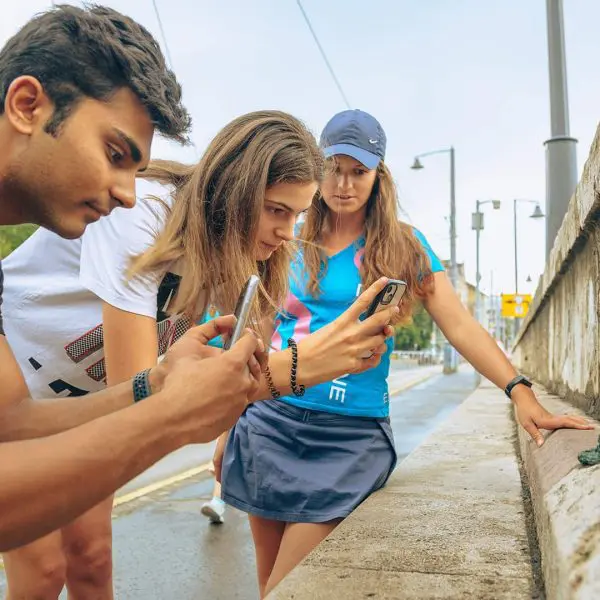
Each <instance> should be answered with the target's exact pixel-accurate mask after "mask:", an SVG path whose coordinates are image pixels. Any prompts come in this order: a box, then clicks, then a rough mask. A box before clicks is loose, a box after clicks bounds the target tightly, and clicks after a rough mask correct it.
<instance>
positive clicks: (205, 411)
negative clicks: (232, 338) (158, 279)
mask: <svg viewBox="0 0 600 600" xmlns="http://www.w3.org/2000/svg"><path fill="white" fill-rule="evenodd" d="M231 326H232V320H231V319H229V318H222V319H220V320H219V323H218V324H215V322H213V323H209V324H207V325H205V326H203V327H197V328H194V329H193V330H191V331H190V332H188V333H187V334H186V335H185V336H184V337H183V338H182V339H181V340H180V341H179V342H178V343H177V344H176V345H175V346H174V347H173V349H172V350H171V351H170V352H169V354H168V356H167V359H166V360H165V361H163V363H161V365H160V366H159V367H157V371H161V372H162V377H163V378H164V379H163V383H162V385H163V387H162V390H161V391H159V392H158V393H156V394H154V395H152V396H150V397H149V398H146V399H145V400H143V401H142V402H140V403H139V404H135V405H133V406H130V407H128V408H126V409H124V410H120V411H117V412H115V413H114V414H111V415H108V416H104V417H101V418H99V419H96V420H95V421H92V422H91V423H87V424H85V425H82V426H80V427H76V428H74V429H71V430H69V431H67V432H64V433H60V434H57V435H53V436H49V437H46V438H41V439H36V440H26V441H20V442H8V443H3V444H0V482H1V485H2V493H1V494H0V514H1V515H2V518H1V519H0V551H7V550H11V549H13V548H15V547H18V546H21V545H23V544H27V543H29V542H31V541H32V540H34V539H37V538H39V537H41V536H43V535H45V534H47V533H48V532H50V531H53V530H55V529H58V528H60V527H61V526H63V525H64V524H66V523H68V522H69V521H71V520H73V519H74V518H75V517H77V516H79V515H80V514H82V513H83V512H85V511H86V510H88V509H89V508H91V507H92V506H94V505H96V504H98V502H100V501H101V500H103V499H104V498H106V497H108V496H109V495H110V494H111V493H113V492H114V491H115V490H116V489H118V488H119V487H121V486H122V485H123V484H124V483H126V482H127V481H128V480H130V479H131V478H133V477H135V476H136V475H138V474H139V473H141V472H142V471H144V470H145V469H147V468H148V467H149V466H151V465H152V464H153V463H154V462H156V461H157V460H158V459H160V458H162V457H163V456H164V455H165V454H168V453H169V452H171V451H173V450H175V449H177V448H179V447H180V446H182V445H184V444H187V443H206V442H208V441H211V440H213V439H215V438H216V437H217V436H218V435H220V434H221V433H222V432H223V431H225V430H226V429H228V428H230V427H231V426H232V424H233V423H234V422H235V421H236V420H237V418H238V417H239V415H240V414H241V413H242V411H243V410H244V408H245V407H246V406H247V403H248V400H249V398H250V397H251V396H252V395H253V394H254V392H255V391H256V387H257V386H258V377H259V373H260V367H259V366H258V362H257V360H256V358H255V353H256V352H257V340H256V338H254V336H252V335H246V336H244V337H243V338H242V339H241V340H240V341H239V342H238V343H237V344H235V346H234V347H233V348H232V350H230V351H229V352H227V353H226V354H221V355H219V354H217V355H215V354H214V353H213V352H212V351H211V350H214V349H208V348H206V342H207V341H208V340H209V339H211V338H213V337H216V336H217V335H220V334H222V333H224V332H225V330H226V331H230V330H231ZM129 385H130V384H122V385H121V386H119V387H123V386H127V387H129ZM199 389H201V390H203V393H202V394H198V391H197V390H199ZM106 393H107V394H108V393H110V390H107V392H106ZM40 490H43V493H40Z"/></svg>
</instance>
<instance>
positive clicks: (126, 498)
mask: <svg viewBox="0 0 600 600" xmlns="http://www.w3.org/2000/svg"><path fill="white" fill-rule="evenodd" d="M209 469H210V462H207V463H204V464H203V465H200V466H199V467H194V468H193V469H188V470H187V471H183V472H182V473H178V474H177V475H173V476H171V477H167V478H166V479H161V480H159V481H155V482H154V483H151V484H150V485H146V486H144V487H141V488H139V489H137V490H133V492H129V493H127V494H123V495H122V496H117V497H116V498H115V502H114V506H115V507H117V506H121V505H122V504H127V503H128V502H132V501H133V500H137V499H138V498H141V497H142V496H146V495H148V494H151V493H152V492H156V491H157V490H161V489H162V488H165V487H168V486H170V485H173V484H174V483H179V482H180V481H184V480H185V479H189V478H190V477H194V476H196V475H200V473H204V472H206V471H208V470H209Z"/></svg>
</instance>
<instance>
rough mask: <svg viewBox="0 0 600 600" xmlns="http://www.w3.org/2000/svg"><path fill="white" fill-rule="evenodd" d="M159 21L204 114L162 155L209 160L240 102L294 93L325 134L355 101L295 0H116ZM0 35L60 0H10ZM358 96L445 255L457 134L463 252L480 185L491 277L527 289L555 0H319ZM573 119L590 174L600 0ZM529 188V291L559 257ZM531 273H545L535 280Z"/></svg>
mask: <svg viewBox="0 0 600 600" xmlns="http://www.w3.org/2000/svg"><path fill="white" fill-rule="evenodd" d="M70 3H71V4H80V3H79V2H70ZM104 3H105V4H107V5H109V6H112V7H113V8H115V9H117V10H120V11H122V12H124V13H126V14H128V15H130V16H131V17H133V18H135V19H137V20H138V21H140V22H141V23H143V24H144V25H145V26H146V27H147V28H148V29H149V30H150V31H152V32H153V33H154V34H155V35H156V37H157V39H158V40H159V41H160V43H161V45H162V46H163V48H165V38H166V47H167V49H168V51H169V54H170V57H171V60H172V67H173V69H174V70H175V72H176V73H177V75H178V77H179V79H180V81H181V83H182V85H183V92H184V101H185V103H186V105H187V107H188V109H189V110H190V112H191V114H192V117H193V122H194V126H193V134H192V139H193V142H194V146H193V147H190V148H182V147H179V146H177V145H176V144H173V143H169V142H166V141H165V140H156V141H155V143H154V146H153V157H154V158H171V159H177V160H181V161H183V162H191V161H194V160H196V159H197V158H198V157H199V156H200V155H201V153H202V150H203V149H204V148H205V147H206V145H207V143H208V142H209V141H210V139H211V138H212V137H213V136H214V135H215V133H216V132H217V131H218V130H219V129H220V128H221V127H223V126H224V125H225V124H226V123H227V122H229V121H231V120H232V119H234V118H235V117H237V116H239V115H241V114H243V113H246V112H249V111H252V110H258V109H280V110H284V111H287V112H290V113H291V114H293V115H295V116H297V117H299V118H301V119H302V120H303V121H305V123H306V124H307V125H308V127H309V128H310V129H311V130H312V131H313V132H314V133H315V135H316V136H318V135H319V133H320V131H321V129H322V128H323V126H324V125H325V123H326V122H327V121H328V120H329V118H331V117H332V116H333V115H334V114H335V113H336V112H339V111H341V110H344V109H345V108H347V107H346V105H345V103H344V101H343V99H342V97H341V95H340V93H339V91H338V89H337V88H336V86H335V84H334V82H333V80H332V78H331V76H330V74H329V71H328V70H327V67H326V66H325V63H324V61H323V59H322V57H321V55H320V54H319V50H318V48H317V46H316V44H315V42H314V40H313V38H312V36H311V34H310V31H309V30H308V27H307V25H306V23H305V21H304V19H303V17H302V13H301V12H300V9H299V7H298V4H297V2H296V1H295V0H252V1H250V0H169V1H168V2H167V1H166V0H156V4H157V7H158V10H159V14H160V17H161V21H162V25H163V29H164V33H165V38H163V37H162V36H161V31H160V27H159V22H158V20H157V17H156V14H155V12H154V8H153V4H152V0H104ZM3 4H4V6H3V7H2V19H1V20H0V44H2V43H4V41H6V40H7V39H8V38H9V37H10V36H11V35H12V34H14V33H15V32H16V31H17V29H18V28H19V27H20V26H22V25H23V24H24V23H25V22H26V21H27V19H29V18H30V17H31V16H33V15H34V14H35V13H37V12H39V11H42V10H45V9H47V8H48V7H49V5H50V2H47V1H45V0H20V2H10V3H9V2H8V0H6V2H3ZM302 4H303V6H304V9H305V11H306V13H307V14H308V16H309V18H310V20H311V22H312V25H313V27H314V29H315V31H316V34H317V36H318V38H319V40H320V42H321V45H322V46H323V48H324V50H325V52H326V54H327V56H328V58H329V62H330V63H331V65H332V67H333V69H334V71H335V73H336V75H337V77H338V79H339V81H340V83H341V86H342V88H343V89H344V92H345V94H346V96H347V98H348V100H349V102H350V104H351V107H352V108H360V109H362V110H366V111H368V112H370V113H371V114H373V115H374V116H375V117H376V118H377V119H378V120H379V121H380V122H381V124H382V125H383V128H384V130H385V131H386V134H387V138H388V149H387V155H386V162H387V164H388V166H389V167H390V168H391V170H392V174H393V176H394V178H395V180H396V182H397V185H398V190H399V198H400V203H401V207H402V209H403V215H404V216H403V218H404V219H405V220H408V221H409V222H411V223H412V224H413V225H415V226H416V227H418V228H419V229H420V230H421V231H423V233H424V234H425V235H426V237H427V238H428V239H429V241H430V243H431V245H432V246H433V248H434V250H435V251H436V252H437V253H438V254H439V255H440V257H441V258H448V257H449V252H450V251H449V224H448V216H449V207H450V200H449V198H450V188H449V160H448V154H440V155H437V156H431V157H428V158H424V159H423V164H424V166H425V168H424V169H423V170H420V171H413V170H411V169H410V165H411V164H412V162H413V158H414V156H415V155H416V154H420V153H423V152H429V151H432V150H437V149H444V148H448V147H449V146H454V148H455V150H456V205H457V258H458V261H459V262H464V263H465V267H466V273H467V278H468V279H469V280H470V281H472V282H474V280H475V232H474V231H472V230H471V213H472V212H473V211H474V210H475V202H476V200H488V199H498V200H500V201H501V208H500V210H498V211H493V210H492V205H491V204H487V205H485V206H484V208H483V210H484V212H485V213H486V214H485V230H484V231H483V232H482V235H481V274H482V282H481V285H482V289H483V291H485V292H486V293H489V292H490V291H491V292H493V293H494V294H498V293H501V292H502V293H511V292H514V286H515V283H514V252H513V244H514V242H513V231H514V230H513V199H514V198H522V199H531V200H536V201H538V200H539V201H540V205H541V207H542V209H543V210H545V206H544V205H545V195H546V191H545V149H544V145H543V144H544V141H545V140H547V139H548V138H549V137H550V116H549V110H550V109H549V92H548V62H547V38H546V3H545V1H544V0H485V1H482V0H369V2H364V1H363V2H359V1H357V0H303V1H302ZM564 19H565V38H566V55H567V78H568V79H567V80H568V86H569V106H570V124H571V135H573V136H574V137H576V138H577V139H578V140H579V142H578V146H577V167H578V172H579V174H580V173H581V171H582V169H583V165H584V163H585V160H586V158H587V155H588V152H589V148H590V145H591V143H592V141H593V138H594V136H595V133H596V128H597V126H598V112H599V110H598V107H599V106H600V102H599V100H600V78H599V77H598V76H597V68H598V56H599V50H600V42H599V41H598V35H597V23H598V22H600V2H598V0H564ZM533 209H534V205H533V204H529V203H518V210H517V222H518V237H517V241H518V247H519V252H518V267H519V274H520V277H519V291H520V292H522V293H523V292H534V291H535V287H536V283H537V280H538V277H539V276H540V274H541V272H542V271H543V267H544V255H545V222H544V220H543V219H542V220H533V219H529V218H528V216H529V215H530V214H531V213H532V211H533ZM528 276H530V277H531V279H532V282H531V283H527V282H526V278H527V277H528Z"/></svg>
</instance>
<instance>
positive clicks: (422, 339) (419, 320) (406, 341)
mask: <svg viewBox="0 0 600 600" xmlns="http://www.w3.org/2000/svg"><path fill="white" fill-rule="evenodd" d="M432 331H433V321H432V319H431V317H430V316H429V313H428V312H427V311H426V310H425V309H424V308H423V306H422V305H419V307H418V308H417V309H416V310H415V312H414V314H413V318H412V322H411V323H409V324H407V325H399V326H398V327H396V339H395V348H396V350H424V349H425V348H429V345H430V343H431V333H432Z"/></svg>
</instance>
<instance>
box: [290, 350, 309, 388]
mask: <svg viewBox="0 0 600 600" xmlns="http://www.w3.org/2000/svg"><path fill="white" fill-rule="evenodd" d="M288 346H289V347H290V349H291V350H292V370H291V373H290V386H291V388H292V393H293V394H294V396H296V397H298V398H300V396H304V392H305V391H306V388H305V387H304V386H303V385H298V381H297V379H296V376H297V374H298V344H296V340H295V339H294V338H290V339H289V340H288Z"/></svg>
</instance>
